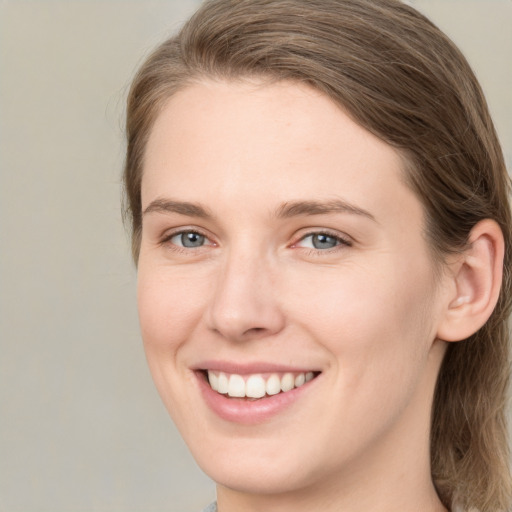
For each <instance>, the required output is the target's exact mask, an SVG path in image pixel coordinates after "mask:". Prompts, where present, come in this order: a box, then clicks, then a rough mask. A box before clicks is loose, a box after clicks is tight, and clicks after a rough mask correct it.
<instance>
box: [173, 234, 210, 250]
mask: <svg viewBox="0 0 512 512" xmlns="http://www.w3.org/2000/svg"><path fill="white" fill-rule="evenodd" d="M170 241H171V243H173V244H174V245H178V246H181V247H186V248H194V247H202V246H203V245H205V242H206V237H205V236H204V235H201V234H200V233H196V232H195V231H183V232H181V233H177V234H176V235H174V236H173V237H171V238H170Z"/></svg>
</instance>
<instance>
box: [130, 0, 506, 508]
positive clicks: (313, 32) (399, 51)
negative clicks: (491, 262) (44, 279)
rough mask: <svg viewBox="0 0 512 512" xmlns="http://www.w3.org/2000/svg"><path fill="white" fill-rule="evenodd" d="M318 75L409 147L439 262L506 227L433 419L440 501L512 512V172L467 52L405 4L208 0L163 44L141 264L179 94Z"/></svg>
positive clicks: (133, 201)
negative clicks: (495, 288)
mask: <svg viewBox="0 0 512 512" xmlns="http://www.w3.org/2000/svg"><path fill="white" fill-rule="evenodd" d="M244 78H261V79H268V80H272V81H273V80H276V81H280V80H287V81H296V82H300V83H304V84H308V85H310V86H312V87H314V88H316V89H317V90H319V91H321V92H323V93H324V94H325V95H327V96H328V97H329V98H331V99H332V100H333V101H334V102H335V103H336V104H338V105H339V106H341V107H342V108H343V109H344V111H345V112H347V113H348V114H349V115H350V116H351V117H352V118H353V119H354V120H355V121H356V122H357V123H358V124H359V125H361V126H362V127H364V128H365V129H367V130H368V131H370V132H371V133H373V134H374V135H376V136H377V137H379V138H380V139H381V140H383V141H385V142H386V143H388V144H389V145H391V146H392V147H394V148H396V149H397V150H398V151H399V152H400V153H401V154H402V155H403V156H404V157H405V161H406V162H407V164H406V169H405V171H406V172H405V175H406V181H407V184H408V185H409V186H410V188H411V189H412V190H413V192H414V193H415V194H416V195H417V197H418V198H419V200H420V201H421V202H422V204H423V207H424V211H425V217H426V226H425V236H426V237H427V240H428V241H429V246H430V247H431V248H432V250H433V254H434V259H435V260H436V261H438V262H443V261H444V258H445V257H446V255H447V254H450V253H453V252H458V251H461V250H463V249H464V248H465V247H466V246H467V243H468V237H469V233H470V231H471V229H472V228H473V227H474V226H475V224H477V223H478V222H479V221H480V220H483V219H494V220H495V221H496V222H497V223H498V224H499V226H500V227H501V230H502V232H503V235H504V239H505V261H504V277H503V283H502V288H501V293H500V297H499V300H498V304H497V306H496V308H495V310H494V312H493V314H492V315H491V318H490V319H489V321H488V322H487V323H486V324H485V326H484V327H482V328H481V329H480V330H479V331H478V332H477V333H475V334H474V335H472V336H471V337H470V338H468V339H467V340H465V341H464V342H460V343H450V344H449V347H448V350H447V353H446V356H445V358H444V360H443V364H442V367H441V370H440V374H439V377H438V382H437V387H436V391H435V396H434V403H433V409H432V425H431V468H432V478H433V481H434V483H435V485H436V489H437V491H438V494H439V496H440V498H441V500H442V502H443V503H444V504H445V506H447V507H448V508H450V507H451V506H452V505H453V503H454V502H457V503H458V504H460V505H461V506H462V507H464V508H468V509H470V508H471V507H475V508H477V509H478V510H480V511H481V512H497V511H505V510H508V509H509V507H510V505H511V500H512V498H511V496H512V489H511V479H510V471H509V465H508V463H509V450H508V436H507V427H506V419H505V413H506V396H507V388H508V376H509V349H508V344H509V336H510V334H509V331H508V316H509V314H510V308H511V297H512V280H511V258H512V220H511V213H510V204H509V193H510V180H509V177H508V174H507V171H506V167H505V162H504V159H503V154H502V151H501V148H500V145H499V142H498V138H497V135H496V132H495V129H494V126H493V123H492V120H491V118H490V115H489V111H488V108H487V105H486V101H485V99H484V96H483V93H482V90H481V88H480V86H479V84H478V82H477V79H476V78H475V76H474V74H473V72H472V70H471V68H470V66H469V65H468V63H467V61H466V59H465V58H464V57H463V55H462V54H461V52H460V51H459V50H458V49H457V48H456V46H455V45H454V44H453V43H452V42H451V41H450V39H449V38H448V37H447V36H446V35H445V34H443V33H442V32H441V31H440V30H439V29H438V28H437V27H436V26H435V25H434V24H432V23H431V22H430V21H429V20H428V19H427V18H425V17H424V16H423V15H422V14H420V13H418V12H417V11H416V10H415V9H413V8H411V7H409V6H407V5H404V4H402V3H401V2H399V1H398V0H211V1H207V2H206V3H204V5H203V6H202V7H201V8H200V9H199V10H198V11H197V13H196V14H195V15H194V16H193V17H192V18H191V19H190V20H189V21H188V22H187V23H186V24H185V25H184V27H183V28H182V29H181V31H180V32H179V33H178V34H177V35H176V36H174V37H172V38H171V39H168V40H167V41H165V42H164V43H163V44H161V45H160V46H159V47H158V48H157V49H156V50H155V51H154V52H153V53H152V54H151V55H150V56H149V58H147V60H146V61H145V62H144V63H143V65H142V66H141V68H140V69H139V71H138V73H137V74H136V76H135V79H134V81H133V84H132V87H131V90H130V93H129V98H128V109H127V121H126V130H127V155H126V163H125V170H124V187H125V203H124V213H125V220H127V222H128V223H129V224H130V227H131V234H132V252H133V258H134V260H135V262H137V260H138V254H139V247H140V241H141V231H142V212H141V179H142V173H143V166H144V151H145V147H146V143H147V140H148V137H149V134H150V131H151V128H152V126H153V123H154V121H155V119H156V117H157V116H158V114H159V112H160V111H161V109H162V108H163V106H164V105H165V103H166V102H167V100H168V99H169V97H170V96H172V95H173V94H175V93H176V92H177V91H178V90H180V89H182V88H184V87H186V86H187V85H189V84H192V83H194V82H197V81H200V80H204V79H214V80H217V79H218V80H239V79H244Z"/></svg>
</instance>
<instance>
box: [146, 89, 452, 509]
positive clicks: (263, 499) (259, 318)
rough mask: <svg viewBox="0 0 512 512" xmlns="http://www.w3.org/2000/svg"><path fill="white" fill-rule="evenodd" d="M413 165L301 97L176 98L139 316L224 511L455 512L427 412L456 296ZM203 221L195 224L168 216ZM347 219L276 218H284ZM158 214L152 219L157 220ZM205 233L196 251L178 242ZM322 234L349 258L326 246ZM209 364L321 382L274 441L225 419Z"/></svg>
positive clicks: (318, 102) (276, 427) (167, 117)
mask: <svg viewBox="0 0 512 512" xmlns="http://www.w3.org/2000/svg"><path fill="white" fill-rule="evenodd" d="M403 167H404V164H403V161H402V158H401V156H400V154H399V153H397V152H396V151H395V150H394V149H393V148H391V147H390V146H388V145H386V144H385V143H383V142H382V141H380V140H379V139H377V138H376V137H374V136H373V135H371V134H370V133H368V132H367V131H365V130H364V129H363V128H361V127H360V126H359V125H357V124H356V123H354V122H353V121H352V120H351V119H350V118H349V117H348V116H347V115H346V114H345V113H344V112H343V111H342V110H341V109H339V108H338V107H337V106H335V105H334V104H333V103H332V102H331V101H330V100H329V99H328V98H326V97H325V96H323V95H322V94H320V93H319V92H317V91H315V90H312V89H310V88H308V87H306V86H299V85H297V84H293V83H277V84H276V83H274V84H264V83H256V82H249V81H245V82H242V81H240V82H232V83H225V82H214V81H211V82H210V81H205V82H201V83H197V84H194V85H191V86H188V87H187V88H185V89H184V90H182V91H180V92H179V93H177V94H175V95H174V96H173V97H172V98H171V99H170V100H169V102H168V103H167V104H166V106H165V108H164V109H163V110H162V112H161V113H160V115H159V117H158V118H157V120H156V122H155V125H154V127H153V130H152V132H151V135H150V138H149V141H148V145H147V149H146V160H145V165H144V175H143V180H142V205H143V206H142V207H143V211H145V210H147V211H146V213H145V214H144V216H143V233H142V243H141V251H140V259H139V263H138V269H139V271H138V272H139V273H138V302H139V314H140V323H141V329H142V335H143V340H144V345H145V350H146V354H147V359H148V362H149V366H150V369H151V372H152V375H153V378H154V381H155V383H156V386H157V388H158V390H159V393H160V395H161V397H162V399H163V401H164V403H165V405H166V407H167V409H168V410H169V412H170V414H171V416H172V418H173V420H174V421H175V423H176V425H177V426H178V428H179V430H180V431H181V433H182V435H183V437H184V439H185V441H186V442H187V444H188V446H189V447H190V450H191V451H192V454H193V455H194V457H195V458H196V460H197V461H198V463H199V465H200V466H201V467H202V468H203V470H204V471H205V472H206V473H207V474H208V475H209V476H211V477H212V478H213V479H214V480H215V481H216V482H217V483H218V503H219V510H220V512H232V511H235V510H244V511H253V510H254V511H256V510H266V511H272V512H275V511H279V512H285V511H291V510H293V511H294V512H297V511H302V510H304V511H305V510H308V511H309V510H323V511H331V510H332V511H334V510H336V511H338V512H339V511H351V512H357V511H366V512H367V511H374V512H385V511H389V512H391V511H393V512H396V510H401V511H415V512H417V511H429V512H430V511H440V510H445V509H444V508H443V506H442V505H441V503H440V502H439V500H438V497H437V495H436V492H435V489H434V487H433V484H432V482H431V478H430V465H429V425H430V408H431V404H432V397H433V391H434V386H435V381H436V377H437V374H438V371H439V367H440V364H441V361H442V358H443V355H444V352H445V348H446V343H445V342H442V341H439V340H438V338H437V332H438V329H439V326H440V324H441V323H442V321H443V318H444V315H445V311H446V309H447V305H448V303H449V300H450V297H451V296H452V295H453V289H454V286H453V279H451V277H450V275H449V273H441V274H442V275H441V276H439V275H438V274H436V272H435V270H434V268H435V267H434V263H433V261H432V259H431V253H430V252H429V250H428V245H427V242H426V240H425V237H424V233H423V226H424V215H423V210H422V207H421V204H420V202H419V200H418V199H417V198H416V196H415V195H414V194H413V193H412V192H411V190H410V189H409V188H408V187H407V186H406V185H405V184H404V181H403V179H402V169H403ZM168 200H172V201H186V202H190V203H194V204H200V205H201V206H202V208H203V209H204V210H205V211H206V212H207V213H208V214H209V216H208V217H201V216H198V215H196V213H198V212H197V211H196V212H194V211H192V210H190V209H189V210H190V211H186V210H184V209H183V208H181V211H180V212H177V211H171V210H172V208H171V209H169V208H168V209H167V210H165V209H162V208H157V207H155V204H157V203H155V201H156V202H158V201H160V202H162V201H168ZM335 200H336V201H343V202H344V203H346V204H349V205H351V209H347V208H345V209H344V210H336V211H325V212H323V213H314V212H311V211H307V209H304V208H303V209H302V210H301V211H300V212H295V213H297V214H296V215H288V216H279V215H276V213H278V212H279V211H281V212H282V209H283V205H286V204H290V203H293V202H297V201H299V202H300V201H302V202H311V201H316V202H319V203H321V204H328V205H332V202H333V201H335ZM151 205H153V206H151ZM187 230H189V231H190V230H192V231H196V232H199V233H200V234H201V235H203V236H204V237H205V238H204V244H203V245H200V246H198V247H191V248H187V247H183V246H182V244H181V241H182V238H181V235H180V233H181V232H183V231H187ZM311 233H328V234H329V235H330V236H332V237H334V238H333V239H330V240H338V239H337V238H336V237H339V241H336V242H334V243H335V244H337V245H335V246H333V247H332V248H329V249H324V248H321V249H318V248H315V247H314V246H313V244H312V242H313V238H312V236H311ZM207 360H222V361H229V362H233V363H251V362H255V361H257V362H262V361H263V362H278V363H280V364H285V365H291V366H293V367H299V368H314V369H315V370H318V371H320V372H321V373H320V375H319V376H318V377H317V378H316V379H314V380H313V381H312V382H311V385H310V386H309V387H308V388H307V390H304V392H303V393H302V394H301V395H300V397H299V398H298V399H297V400H296V401H295V402H293V403H292V404H291V405H290V406H289V407H287V408H286V409H284V410H283V411H281V412H280V413H279V414H276V415H274V416H272V417H271V418H270V419H268V420H266V421H264V422H260V423H258V424H248V425H245V424H239V423H236V422H230V421H226V420H225V419H222V418H220V417H219V416H217V415H216V414H215V413H214V412H213V411H212V410H211V409H210V408H209V407H208V406H207V405H206V403H205V401H204V399H203V397H202V394H201V392H200V390H199V386H198V378H197V372H196V371H195V370H196V369H197V366H198V365H200V364H201V362H203V361H207Z"/></svg>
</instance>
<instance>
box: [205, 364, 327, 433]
mask: <svg viewBox="0 0 512 512" xmlns="http://www.w3.org/2000/svg"><path fill="white" fill-rule="evenodd" d="M196 374H197V379H198V381H199V387H200V389H201V393H202V395H203V398H204V400H205V402H206V404H207V405H208V406H209V407H210V409H211V410H212V411H213V412H214V413H215V414H217V416H219V417H220V418H222V419H223V420H226V421H230V422H233V423H240V424H244V425H253V424H258V423H264V422H265V421H268V420H269V419H270V418H272V417H273V416H276V415H278V414H279V413H281V412H283V411H284V410H285V409H287V408H288V407H290V406H291V405H292V404H294V403H295V402H296V401H297V400H299V398H300V397H301V396H303V394H304V393H306V392H307V391H308V389H310V388H311V386H312V385H313V384H314V382H315V381H316V380H317V379H318V377H316V378H314V379H313V380H310V381H309V382H306V383H305V384H303V385H302V386H300V387H298V388H294V389H292V390H290V391H286V392H285V393H278V394H277V395H272V396H265V397H263V398H258V399H257V400H250V399H244V398H230V397H228V396H227V395H221V394H220V393H217V392H216V391H214V390H213V389H212V388H211V387H210V384H209V383H208V382H207V380H206V377H205V375H204V374H203V373H202V372H196Z"/></svg>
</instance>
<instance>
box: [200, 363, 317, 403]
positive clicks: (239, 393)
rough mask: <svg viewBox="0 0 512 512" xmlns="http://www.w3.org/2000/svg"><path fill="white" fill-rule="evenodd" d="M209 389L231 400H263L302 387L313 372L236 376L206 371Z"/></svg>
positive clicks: (310, 378)
mask: <svg viewBox="0 0 512 512" xmlns="http://www.w3.org/2000/svg"><path fill="white" fill-rule="evenodd" d="M207 373H208V382H209V384H210V387H211V388H212V389H213V390H214V391H216V392H217V393H219V394H222V395H227V396H229V397H232V398H253V399H257V398H263V397H265V396H273V395H277V394H279V393H286V392H287V391H291V390H292V389H295V388H299V387H301V386H303V385H304V384H305V383H306V382H309V381H310V380H312V379H313V378H314V377H315V374H314V373H313V372H300V373H291V372H286V373H282V374H279V373H272V374H268V375H266V376H264V375H261V374H252V375H243V376H242V375H238V374H236V373H233V374H230V373H225V372H221V371H213V370H208V372H207Z"/></svg>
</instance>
